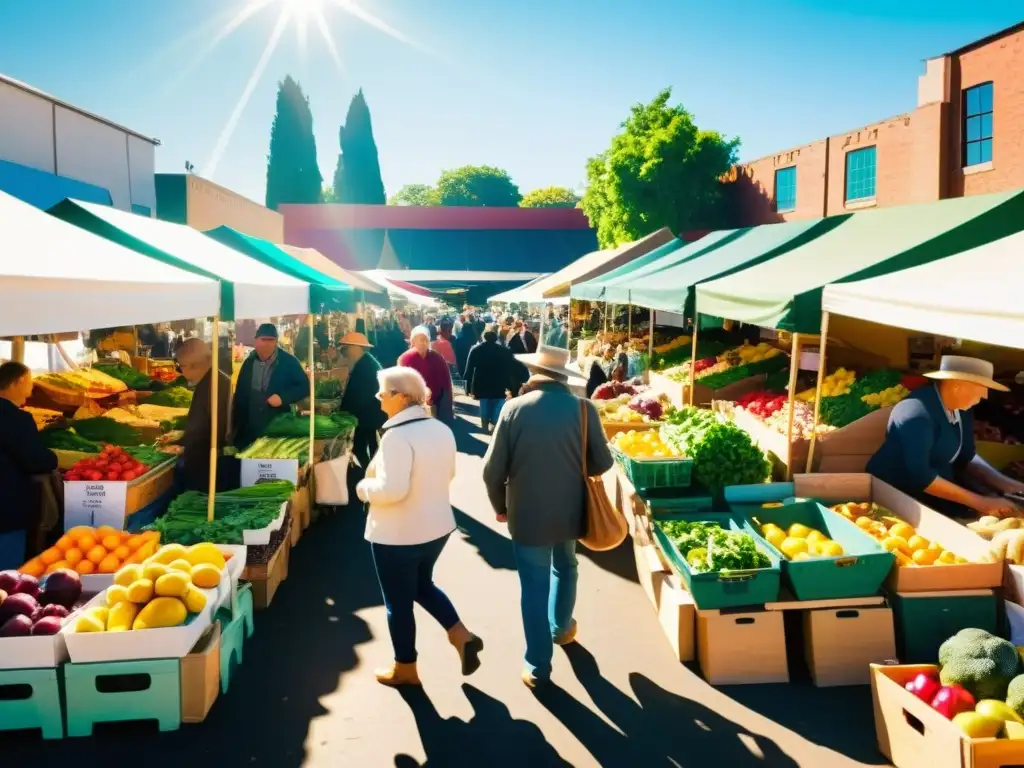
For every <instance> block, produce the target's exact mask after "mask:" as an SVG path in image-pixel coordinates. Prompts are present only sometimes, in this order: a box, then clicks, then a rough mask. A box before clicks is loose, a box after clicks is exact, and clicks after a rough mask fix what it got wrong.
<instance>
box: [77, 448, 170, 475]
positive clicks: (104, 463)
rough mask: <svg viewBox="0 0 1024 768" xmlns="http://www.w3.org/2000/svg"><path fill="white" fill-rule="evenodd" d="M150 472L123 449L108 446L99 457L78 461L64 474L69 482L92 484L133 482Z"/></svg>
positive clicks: (161, 459)
mask: <svg viewBox="0 0 1024 768" xmlns="http://www.w3.org/2000/svg"><path fill="white" fill-rule="evenodd" d="M147 453H148V452H147ZM166 458H167V457H166V456H163V455H161V457H160V461H164V460H166ZM149 470H150V467H149V466H148V465H146V464H143V463H142V462H141V461H139V460H138V459H136V458H135V457H134V456H132V455H131V454H130V453H128V452H126V451H125V450H124V449H123V448H120V447H118V446H116V445H108V446H106V447H104V449H103V451H102V452H101V453H100V455H99V456H96V457H95V458H93V457H89V458H86V459H79V460H78V461H76V462H75V463H74V464H73V465H72V466H71V468H70V469H68V470H67V471H66V472H65V473H64V479H65V480H67V481H68V482H74V481H77V480H87V481H92V482H98V481H100V480H112V481H118V480H120V481H124V482H131V481H132V480H134V479H135V478H137V477H142V476H143V475H144V474H146V473H147V472H148V471H149Z"/></svg>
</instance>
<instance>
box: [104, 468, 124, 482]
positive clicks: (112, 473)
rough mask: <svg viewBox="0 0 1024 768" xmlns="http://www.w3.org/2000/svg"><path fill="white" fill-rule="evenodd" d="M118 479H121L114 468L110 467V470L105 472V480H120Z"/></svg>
mask: <svg viewBox="0 0 1024 768" xmlns="http://www.w3.org/2000/svg"><path fill="white" fill-rule="evenodd" d="M120 479H121V473H120V472H118V471H117V470H116V469H112V470H111V471H110V472H107V480H120Z"/></svg>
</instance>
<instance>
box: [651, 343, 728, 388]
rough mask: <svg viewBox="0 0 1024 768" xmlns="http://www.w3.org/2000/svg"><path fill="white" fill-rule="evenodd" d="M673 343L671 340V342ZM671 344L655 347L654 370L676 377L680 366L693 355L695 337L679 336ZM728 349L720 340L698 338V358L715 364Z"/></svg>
mask: <svg viewBox="0 0 1024 768" xmlns="http://www.w3.org/2000/svg"><path fill="white" fill-rule="evenodd" d="M671 343H672V342H669V344H671ZM669 344H664V345H662V346H661V347H658V346H655V347H654V370H656V371H660V372H662V373H664V374H666V375H668V376H670V377H674V376H676V375H678V374H679V368H680V367H681V366H682V365H683V364H684V363H686V362H687V361H688V360H689V359H690V357H691V356H692V354H693V339H692V338H691V337H689V336H678V337H677V338H676V340H675V346H669ZM727 349H729V346H728V345H727V344H723V343H722V342H720V341H704V340H701V339H698V341H697V359H698V360H707V359H710V360H712V361H713V362H712V364H713V363H714V362H717V360H716V358H717V357H718V356H719V355H720V354H722V353H723V352H725V351H726V350H727ZM687 378H689V373H687Z"/></svg>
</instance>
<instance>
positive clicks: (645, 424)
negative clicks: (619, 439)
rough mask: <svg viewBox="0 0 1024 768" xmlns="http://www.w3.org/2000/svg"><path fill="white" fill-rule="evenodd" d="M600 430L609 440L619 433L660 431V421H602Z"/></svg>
mask: <svg viewBox="0 0 1024 768" xmlns="http://www.w3.org/2000/svg"><path fill="white" fill-rule="evenodd" d="M601 428H602V429H603V430H604V436H605V437H607V438H609V439H611V438H613V437H615V435H617V434H619V432H629V431H630V430H636V431H637V432H639V431H641V430H645V429H660V428H661V422H660V421H639V422H635V423H633V422H627V421H602V422H601Z"/></svg>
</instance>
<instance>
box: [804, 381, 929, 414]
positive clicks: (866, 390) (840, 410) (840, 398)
mask: <svg viewBox="0 0 1024 768" xmlns="http://www.w3.org/2000/svg"><path fill="white" fill-rule="evenodd" d="M840 371H843V372H844V375H843V377H842V378H841V379H839V380H837V383H836V385H835V387H834V388H833V390H832V391H833V392H834V394H832V395H828V394H826V393H825V390H824V389H822V398H821V407H820V421H821V423H822V424H828V425H829V426H832V427H835V428H836V429H840V428H842V427H845V426H846V425H848V424H852V423H853V422H855V421H857V420H858V419H861V418H863V417H865V416H867V415H868V414H869V413H871V412H872V411H876V410H878V409H879V408H886V407H888V406H891V405H896V403H898V402H900V401H901V400H903V399H905V398H906V397H907V396H908V395H909V394H910V393H911V392H912V391H914V390H915V389H918V388H920V387H921V386H923V385H924V384H927V382H928V380H927V379H925V378H924V377H921V376H908V375H906V374H903V373H901V372H900V371H897V370H895V369H892V368H883V369H881V370H878V371H871V372H870V373H867V374H864V375H863V376H860V377H855V378H851V377H853V376H854V374H852V373H851V372H849V371H845V369H838V370H837V371H836V372H835V373H833V374H832V375H833V376H838V375H839V373H840ZM798 397H800V399H802V400H803V399H805V398H806V397H807V393H806V390H805V391H804V392H802V393H800V395H799V396H798ZM813 401H814V392H813V390H812V391H811V394H810V396H809V399H808V402H813Z"/></svg>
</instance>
